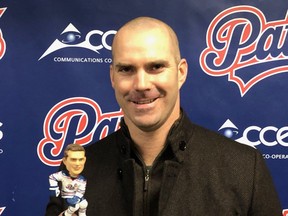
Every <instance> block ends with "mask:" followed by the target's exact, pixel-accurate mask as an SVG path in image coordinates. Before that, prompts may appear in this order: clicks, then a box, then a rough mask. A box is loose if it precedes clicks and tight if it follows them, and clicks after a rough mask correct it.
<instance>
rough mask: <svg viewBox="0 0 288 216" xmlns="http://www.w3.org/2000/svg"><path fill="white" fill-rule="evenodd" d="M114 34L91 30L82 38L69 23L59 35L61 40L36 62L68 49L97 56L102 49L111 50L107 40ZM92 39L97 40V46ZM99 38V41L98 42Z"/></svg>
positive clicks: (52, 45)
mask: <svg viewBox="0 0 288 216" xmlns="http://www.w3.org/2000/svg"><path fill="white" fill-rule="evenodd" d="M115 34H116V31H115V30H109V31H107V32H102V31H100V30H92V31H90V32H88V33H87V35H86V36H85V38H82V36H81V33H80V31H79V30H78V29H77V28H76V27H75V26H74V25H73V24H72V23H70V24H69V25H68V26H67V27H66V28H65V29H64V31H63V32H62V33H61V35H60V37H61V39H56V40H55V41H54V42H53V43H52V44H51V45H50V47H49V48H48V49H47V50H46V51H45V52H44V53H43V55H42V56H41V57H40V58H39V59H38V61H39V60H41V59H42V58H44V57H45V56H47V55H49V54H50V53H53V52H55V51H57V50H60V49H64V48H68V47H76V48H84V49H88V50H91V51H93V52H96V53H98V54H99V50H101V49H103V48H105V49H107V50H111V45H110V44H108V43H107V40H108V39H107V38H108V37H109V36H111V35H113V36H114V35H115ZM93 37H96V38H97V42H96V43H97V45H93V44H92V43H91V41H93ZM99 37H100V40H99V41H98V39H99Z"/></svg>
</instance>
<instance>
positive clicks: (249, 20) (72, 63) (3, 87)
mask: <svg viewBox="0 0 288 216" xmlns="http://www.w3.org/2000/svg"><path fill="white" fill-rule="evenodd" d="M287 10H288V4H287V0H273V1H272V0H265V1H264V0H262V1H259V0H234V1H226V0H218V1H212V0H195V1H191V0H170V1H159V0H158V1H156V0H145V1H144V0H139V1H132V0H122V1H117V0H97V1H92V0H86V1H76V0H61V1H56V0H50V1H32V0H25V1H8V0H0V106H1V107H0V170H1V173H2V174H1V178H0V215H3V216H6V215H7V216H18V215H19V216H20V215H33V216H34V215H35V216H36V215H37V216H38V215H44V212H45V208H46V204H47V202H48V199H49V183H48V176H49V174H51V173H53V172H55V171H57V170H58V166H59V164H60V162H61V158H62V156H63V149H64V148H65V146H66V145H67V144H70V143H78V144H80V145H83V146H88V145H89V144H91V143H93V142H95V141H97V140H99V139H101V138H103V137H105V136H106V135H107V134H110V133H112V132H113V131H115V130H117V129H118V128H119V122H120V119H121V117H122V112H121V109H120V108H119V106H118V104H117V102H116V100H115V97H114V91H113V89H112V87H111V84H110V77H109V65H110V64H111V61H112V59H111V43H112V40H113V37H114V35H115V33H116V32H117V30H118V29H119V27H120V26H121V25H123V24H124V23H125V22H127V21H128V20H130V19H132V18H135V17H138V16H152V17H155V18H158V19H161V20H163V21H164V22H166V23H168V24H169V25H170V26H171V27H172V28H173V29H174V30H175V31H176V33H177V34H178V37H179V41H180V49H181V51H182V56H183V58H186V59H187V61H188V64H189V74H188V78H187V81H186V83H185V84H184V86H183V88H182V90H181V104H182V107H183V109H184V110H185V111H186V113H187V114H188V116H189V117H190V119H191V120H192V121H193V122H194V123H196V124H199V125H202V126H204V127H206V128H209V129H211V130H213V131H216V132H218V133H220V134H223V135H225V136H227V137H229V138H232V139H234V140H236V141H238V142H240V143H242V144H243V145H250V146H252V147H254V148H257V149H258V150H259V151H260V152H261V153H262V154H263V157H264V158H265V161H266V162H267V165H268V168H269V169H270V171H271V174H272V177H273V180H274V182H275V185H276V189H277V191H278V193H279V197H280V199H281V203H282V207H283V215H288V118H287V116H286V115H287V110H288V100H287V101H286V99H285V98H286V97H287V93H288V85H287V82H288V73H287V72H288V13H287ZM285 209H286V210H285Z"/></svg>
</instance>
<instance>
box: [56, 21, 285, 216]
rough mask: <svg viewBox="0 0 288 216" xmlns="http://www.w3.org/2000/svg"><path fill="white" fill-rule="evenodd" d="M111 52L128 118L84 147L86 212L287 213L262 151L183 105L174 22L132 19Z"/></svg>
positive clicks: (179, 215) (181, 215)
mask: <svg viewBox="0 0 288 216" xmlns="http://www.w3.org/2000/svg"><path fill="white" fill-rule="evenodd" d="M112 55H113V63H112V65H111V66H110V77H111V83H112V87H113V88H114V90H115V96H116V99H117V101H118V103H119V105H120V107H121V108H122V110H123V113H124V118H123V121H122V123H121V129H120V130H118V131H116V132H115V133H112V134H111V135H109V136H108V137H106V138H104V139H102V140H101V141H99V142H97V143H95V144H93V145H90V146H89V147H88V148H87V149H86V156H87V162H86V166H85V169H84V171H83V173H84V175H85V176H86V177H87V179H88V180H89V184H88V185H87V190H86V194H85V196H86V198H87V200H88V201H89V207H88V209H87V215H89V216H90V215H91V216H93V215H97V216H100V215H103V216H114V215H117V216H129V215H135V216H148V215H149V216H155V215H159V216H160V215H161V216H192V215H197V216H203V215H213V216H215V215H219V216H224V215H227V216H231V215H242V216H243V215H250V216H252V215H259V216H260V215H261V216H272V215H273V216H280V215H281V207H280V204H279V200H278V198H277V194H276V192H275V189H274V186H273V183H272V179H271V176H270V175H269V172H268V170H267V168H266V166H265V162H264V160H263V158H262V156H261V155H260V154H259V153H258V152H257V150H255V149H253V148H251V147H249V146H245V145H242V144H239V143H236V142H234V141H232V140H230V139H227V138H225V137H223V136H221V135H219V134H216V133H214V132H211V131H208V130H206V129H204V128H202V127H199V126H197V125H194V124H192V123H191V122H190V120H189V119H188V117H187V116H186V114H185V112H184V111H183V110H182V109H181V108H180V93H179V91H180V88H181V86H182V85H183V83H184V82H185V79H186V76H187V70H188V66H187V62H186V60H185V59H181V56H180V51H179V45H178V40H177V37H176V34H175V33H174V31H173V30H172V29H171V28H170V27H169V26H168V25H166V24H165V23H163V22H161V21H159V20H156V19H153V18H148V17H140V18H136V19H134V20H132V21H130V22H128V23H127V24H125V25H124V26H123V27H122V28H120V30H119V31H118V32H117V34H116V35H115V38H114V41H113V45H112ZM54 208H59V209H61V208H60V207H57V206H54Z"/></svg>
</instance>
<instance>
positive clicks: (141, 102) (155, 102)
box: [110, 29, 187, 131]
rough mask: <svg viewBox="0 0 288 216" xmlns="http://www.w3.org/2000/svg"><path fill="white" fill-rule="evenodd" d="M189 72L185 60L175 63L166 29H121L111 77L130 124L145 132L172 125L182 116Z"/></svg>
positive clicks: (114, 51)
mask: <svg viewBox="0 0 288 216" xmlns="http://www.w3.org/2000/svg"><path fill="white" fill-rule="evenodd" d="M186 73H187V64H186V61H185V60H181V61H180V63H179V62H176V57H175V49H174V47H173V46H172V43H171V39H170V37H169V36H168V35H167V31H163V30H161V29H160V30H159V29H147V31H135V30H134V31H133V30H128V31H124V32H121V34H120V35H119V37H118V38H117V40H116V42H115V44H114V46H113V65H111V67H110V76H111V82H112V86H113V88H114V90H115V95H116V99H117V101H118V103H119V105H120V107H121V108H122V110H123V112H124V116H125V117H124V118H125V122H126V123H127V125H128V126H129V125H130V126H131V125H132V127H133V126H135V127H137V128H140V129H141V130H144V131H153V130H155V129H158V128H160V127H161V126H162V125H163V124H165V123H167V122H169V121H170V122H169V123H168V124H169V125H171V123H173V122H174V121H175V119H177V118H178V116H179V112H180V111H179V109H180V105H179V89H180V88H181V86H182V84H183V83H184V81H185V78H186Z"/></svg>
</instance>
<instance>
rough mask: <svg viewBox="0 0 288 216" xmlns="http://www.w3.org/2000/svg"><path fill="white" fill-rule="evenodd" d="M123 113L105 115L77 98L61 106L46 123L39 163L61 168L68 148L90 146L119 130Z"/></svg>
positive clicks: (50, 113) (99, 109)
mask: <svg viewBox="0 0 288 216" xmlns="http://www.w3.org/2000/svg"><path fill="white" fill-rule="evenodd" d="M121 118H122V111H121V109H120V110H119V111H115V112H107V113H103V112H102V110H101V107H100V106H99V104H97V103H96V102H95V101H93V100H91V99H89V98H84V97H75V98H69V99H66V100H63V101H61V102H59V103H57V104H56V105H55V106H54V107H52V108H51V110H50V111H49V112H48V114H47V115H46V118H45V120H44V123H43V134H44V138H43V139H42V140H41V141H40V142H39V143H38V147H37V154H38V157H39V159H40V160H41V161H42V162H43V163H44V164H46V165H48V166H58V165H60V163H61V160H62V157H63V155H62V150H63V148H64V145H65V144H70V143H77V144H80V145H83V146H85V145H87V144H89V143H90V142H91V141H92V140H93V141H96V140H99V139H102V138H104V137H105V136H107V135H108V134H109V133H112V132H114V131H115V130H117V129H118V128H119V124H120V121H121Z"/></svg>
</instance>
